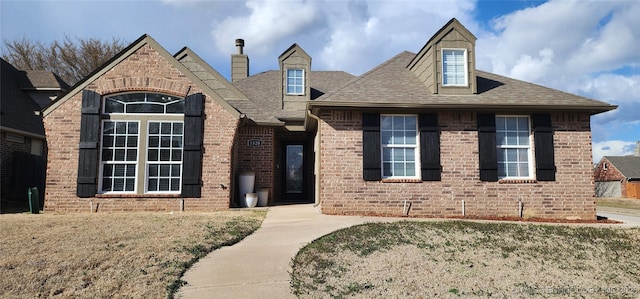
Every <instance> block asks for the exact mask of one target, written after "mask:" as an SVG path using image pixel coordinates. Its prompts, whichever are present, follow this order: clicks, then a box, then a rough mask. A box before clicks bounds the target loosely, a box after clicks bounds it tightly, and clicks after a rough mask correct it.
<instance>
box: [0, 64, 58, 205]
mask: <svg viewBox="0 0 640 299" xmlns="http://www.w3.org/2000/svg"><path fill="white" fill-rule="evenodd" d="M1 63H2V65H1V67H0V68H1V70H2V75H1V76H2V77H1V80H0V81H1V84H2V86H1V89H0V93H1V95H0V153H1V154H0V157H1V158H0V172H1V176H0V182H1V187H0V188H1V190H2V200H3V201H13V202H16V201H21V202H23V203H26V202H27V201H26V198H27V188H30V187H38V189H39V190H43V188H44V185H45V184H44V174H45V172H44V171H45V164H46V154H47V149H46V143H45V134H44V127H43V124H42V117H41V116H40V109H41V108H42V107H43V106H45V105H48V104H49V103H50V102H51V101H52V100H53V99H55V98H56V97H57V96H58V95H60V94H61V93H62V91H64V90H65V89H66V88H68V87H69V86H68V85H67V83H65V82H64V81H63V80H62V79H60V77H58V76H57V75H55V74H53V73H51V72H48V71H41V70H27V71H23V70H18V69H16V68H15V67H14V66H12V65H11V64H10V63H9V62H7V61H5V60H4V59H1Z"/></svg>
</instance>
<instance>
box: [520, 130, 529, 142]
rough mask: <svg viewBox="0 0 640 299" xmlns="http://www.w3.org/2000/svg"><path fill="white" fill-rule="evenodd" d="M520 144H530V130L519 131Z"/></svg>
mask: <svg viewBox="0 0 640 299" xmlns="http://www.w3.org/2000/svg"><path fill="white" fill-rule="evenodd" d="M518 144H519V145H529V132H523V131H522V132H518Z"/></svg>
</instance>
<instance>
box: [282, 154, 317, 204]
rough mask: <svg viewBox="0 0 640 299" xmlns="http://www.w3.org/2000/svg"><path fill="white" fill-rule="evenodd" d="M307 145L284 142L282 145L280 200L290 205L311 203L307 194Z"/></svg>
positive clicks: (308, 179)
mask: <svg viewBox="0 0 640 299" xmlns="http://www.w3.org/2000/svg"><path fill="white" fill-rule="evenodd" d="M308 151H309V150H308V145H307V144H305V143H304V142H286V143H283V145H282V162H281V164H280V165H281V169H282V172H281V178H282V180H281V182H282V183H281V190H282V200H283V201H285V202H290V203H294V202H295V203H303V202H311V201H312V200H311V196H310V194H309V189H311V188H309V181H310V178H309V175H311V174H310V173H309V172H310V171H309V165H308V163H310V162H309V161H310V159H309V158H310V157H309V153H308Z"/></svg>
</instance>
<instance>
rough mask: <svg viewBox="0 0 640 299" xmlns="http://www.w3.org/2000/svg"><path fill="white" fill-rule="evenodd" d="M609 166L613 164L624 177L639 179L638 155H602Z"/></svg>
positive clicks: (639, 161) (639, 159)
mask: <svg viewBox="0 0 640 299" xmlns="http://www.w3.org/2000/svg"><path fill="white" fill-rule="evenodd" d="M605 159H606V160H608V161H609V164H610V165H611V166H614V167H615V168H616V169H617V170H618V171H619V172H620V173H621V174H622V175H623V176H624V177H625V178H626V179H640V157H639V156H623V157H615V156H608V157H604V158H603V161H604V160H605Z"/></svg>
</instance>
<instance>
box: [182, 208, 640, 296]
mask: <svg viewBox="0 0 640 299" xmlns="http://www.w3.org/2000/svg"><path fill="white" fill-rule="evenodd" d="M608 212H613V211H608V210H607V211H606V212H605V211H603V209H600V208H598V215H601V216H607V217H609V218H610V219H616V220H621V221H624V222H625V224H624V225H623V226H640V221H638V219H639V218H637V217H631V216H630V217H631V218H626V216H627V215H624V216H623V215H620V214H614V213H608ZM616 212H617V211H616ZM623 218H624V219H623ZM402 219H407V218H383V217H360V216H329V215H322V214H320V211H319V209H318V208H315V207H313V205H290V206H275V207H269V212H268V213H267V217H266V218H265V219H264V222H263V223H262V226H261V227H260V228H259V229H258V230H257V231H256V232H255V233H253V234H252V235H250V236H248V237H247V238H246V239H244V240H242V241H241V242H240V243H238V244H235V245H233V246H231V247H223V248H220V249H218V250H215V251H213V252H211V253H210V254H209V255H207V256H206V257H205V258H203V259H201V260H200V261H198V262H197V263H196V264H194V265H193V266H192V267H191V269H189V270H188V271H187V272H186V273H185V275H184V277H183V278H182V279H183V280H185V281H186V282H187V285H185V286H183V287H182V288H181V289H180V291H179V292H178V294H176V297H177V298H185V299H191V298H295V296H293V294H291V291H290V288H289V271H290V268H291V260H292V259H293V258H294V256H295V255H296V254H297V253H298V250H299V249H300V248H302V247H303V246H305V245H306V244H308V243H309V242H311V241H313V240H315V239H317V238H319V237H321V236H323V235H326V234H328V233H330V232H333V231H335V230H338V229H341V228H345V227H349V226H353V225H357V224H362V223H365V222H383V221H386V222H390V221H397V220H402ZM410 219H412V218H410ZM423 220H427V219H423ZM430 220H435V219H430Z"/></svg>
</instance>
